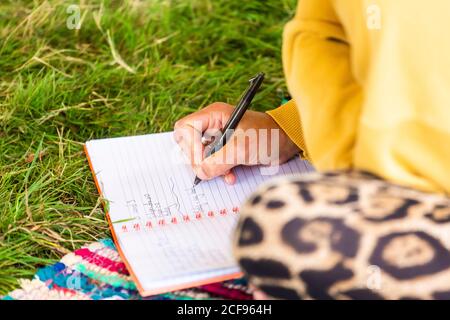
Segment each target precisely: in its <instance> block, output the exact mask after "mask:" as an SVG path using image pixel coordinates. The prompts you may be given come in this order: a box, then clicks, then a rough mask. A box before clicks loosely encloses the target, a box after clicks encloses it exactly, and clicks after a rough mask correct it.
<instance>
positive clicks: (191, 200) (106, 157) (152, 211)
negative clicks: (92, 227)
mask: <svg viewBox="0 0 450 320" xmlns="http://www.w3.org/2000/svg"><path fill="white" fill-rule="evenodd" d="M85 150H86V154H87V156H88V159H89V163H90V166H91V170H92V172H93V174H94V178H95V182H96V184H97V188H98V189H99V192H100V194H101V195H102V196H103V198H104V199H105V200H106V201H105V202H106V206H105V208H106V211H107V216H108V218H109V222H110V226H111V231H112V234H113V237H114V240H115V242H116V245H117V247H118V249H119V252H120V254H121V257H122V259H123V260H124V261H125V263H126V265H127V267H128V270H129V271H130V273H131V275H132V276H133V278H134V280H135V282H136V284H137V287H138V289H139V292H140V293H141V294H142V295H143V296H146V295H151V294H157V293H162V292H167V291H172V290H177V289H183V288H187V287H191V286H195V285H201V284H205V283H211V282H216V281H223V280H227V279H231V278H234V277H237V276H239V275H240V271H239V268H238V266H237V264H236V262H235V261H234V259H233V256H232V252H231V234H232V231H233V228H234V226H235V223H236V221H237V218H238V215H239V205H240V204H242V203H243V201H245V199H246V198H247V196H249V195H250V193H251V192H252V191H253V190H255V189H256V187H257V186H258V185H259V184H261V183H262V182H264V181H265V180H267V179H269V178H272V177H273V175H266V174H267V172H263V173H264V174H262V173H261V172H262V171H261V170H260V169H261V168H258V167H239V168H236V170H235V172H236V174H237V183H236V184H235V185H233V186H229V185H227V184H225V183H224V182H223V179H221V178H217V179H214V180H211V181H203V182H201V183H200V184H199V185H197V186H196V187H195V188H192V183H193V181H194V173H193V171H192V169H191V168H190V166H189V165H188V164H187V163H186V161H185V160H184V159H185V158H184V156H183V155H182V153H181V150H180V149H179V148H178V146H177V144H176V143H175V141H174V140H173V133H172V132H167V133H159V134H151V135H143V136H135V137H125V138H112V139H102V140H92V141H88V142H87V143H86V145H85ZM278 171H279V172H278V175H283V174H292V173H301V172H308V171H312V167H311V166H310V165H309V164H308V163H307V162H306V161H302V160H300V159H298V158H297V159H294V160H291V161H290V162H288V163H286V164H284V165H282V166H281V167H280V168H279V170H278Z"/></svg>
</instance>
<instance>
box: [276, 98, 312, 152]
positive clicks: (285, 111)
mask: <svg viewBox="0 0 450 320" xmlns="http://www.w3.org/2000/svg"><path fill="white" fill-rule="evenodd" d="M267 114H269V115H270V116H271V117H272V119H273V120H275V122H276V123H277V124H278V125H279V126H280V128H281V129H282V130H283V131H284V132H286V134H287V136H288V137H289V138H290V139H291V140H292V141H293V142H294V143H295V144H296V145H297V147H299V148H300V156H301V157H302V158H303V159H308V160H309V158H308V153H307V151H306V145H305V140H304V139H303V129H302V123H301V119H300V114H299V113H298V109H297V105H296V104H295V102H294V100H291V101H289V102H287V103H285V104H284V105H282V106H281V107H278V108H276V109H274V110H270V111H267Z"/></svg>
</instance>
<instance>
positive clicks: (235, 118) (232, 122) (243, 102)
mask: <svg viewBox="0 0 450 320" xmlns="http://www.w3.org/2000/svg"><path fill="white" fill-rule="evenodd" d="M263 80H264V73H262V72H260V73H258V74H257V75H256V76H254V77H253V78H251V79H250V80H249V83H250V85H249V86H248V88H247V89H246V90H245V91H244V93H243V94H242V96H241V99H240V100H239V102H238V104H237V105H236V108H234V110H233V113H232V114H231V116H230V119H228V121H227V123H226V124H225V126H224V127H223V130H222V135H221V136H220V137H219V138H218V139H216V140H215V141H213V142H212V143H211V144H210V145H208V146H207V151H206V158H207V157H209V156H211V155H212V154H214V153H215V152H217V151H218V150H220V149H221V148H222V147H223V146H224V145H225V144H226V143H227V141H228V138H229V137H230V136H231V135H232V134H233V131H234V130H235V129H236V128H237V126H238V124H239V122H240V121H241V119H242V117H243V116H244V114H245V111H247V109H248V107H249V106H250V103H251V102H252V100H253V98H254V97H255V94H256V92H257V91H258V89H259V87H260V86H261V84H262V82H263ZM200 181H202V180H201V179H200V178H199V177H197V176H196V177H195V180H194V186H193V187H195V186H196V185H197V184H199V183H200Z"/></svg>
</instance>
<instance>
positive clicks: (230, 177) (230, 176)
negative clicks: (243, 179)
mask: <svg viewBox="0 0 450 320" xmlns="http://www.w3.org/2000/svg"><path fill="white" fill-rule="evenodd" d="M223 179H224V180H225V182H226V183H227V184H229V185H233V184H235V183H236V175H235V174H234V173H233V171H230V172H228V173H225V175H224V176H223Z"/></svg>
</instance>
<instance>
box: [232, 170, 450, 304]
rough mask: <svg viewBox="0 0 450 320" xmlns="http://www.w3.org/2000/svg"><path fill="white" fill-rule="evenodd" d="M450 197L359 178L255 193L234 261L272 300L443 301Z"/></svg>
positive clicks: (279, 183) (333, 177)
mask: <svg viewBox="0 0 450 320" xmlns="http://www.w3.org/2000/svg"><path fill="white" fill-rule="evenodd" d="M449 249H450V198H449V197H446V196H444V195H438V194H430V193H424V192H420V191H417V190H413V189H408V188H405V187H401V186H398V185H394V184H391V183H388V182H386V181H384V180H381V179H379V178H377V177H374V176H372V175H370V174H366V173H362V172H331V173H323V174H319V173H312V174H308V175H302V176H292V177H287V178H281V179H277V180H275V181H272V182H269V184H266V185H264V186H262V187H261V188H260V189H259V190H258V191H257V192H256V193H254V194H253V195H252V197H251V198H250V199H249V200H248V201H247V203H246V204H245V205H244V206H243V208H242V210H241V217H240V221H239V223H238V225H237V229H236V235H235V239H234V254H235V256H236V258H237V261H238V262H239V264H240V266H241V268H242V270H244V272H245V274H246V275H247V277H248V279H249V280H250V282H251V283H252V284H254V285H255V286H256V287H258V288H259V289H260V290H262V291H263V292H264V293H266V294H267V295H268V296H269V297H273V298H279V299H450V251H449Z"/></svg>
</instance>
